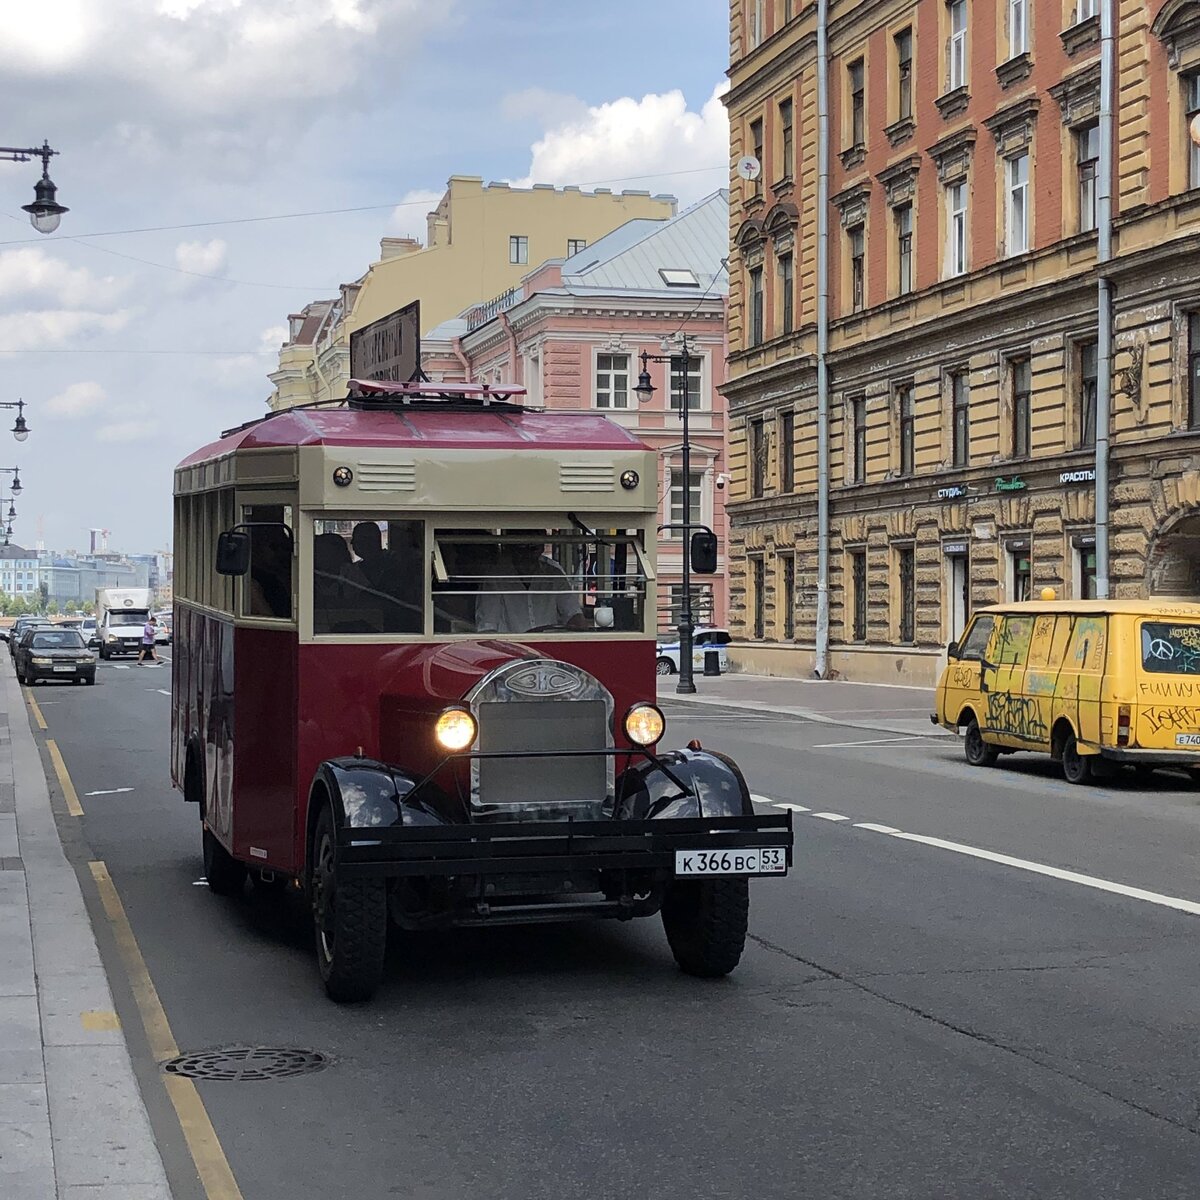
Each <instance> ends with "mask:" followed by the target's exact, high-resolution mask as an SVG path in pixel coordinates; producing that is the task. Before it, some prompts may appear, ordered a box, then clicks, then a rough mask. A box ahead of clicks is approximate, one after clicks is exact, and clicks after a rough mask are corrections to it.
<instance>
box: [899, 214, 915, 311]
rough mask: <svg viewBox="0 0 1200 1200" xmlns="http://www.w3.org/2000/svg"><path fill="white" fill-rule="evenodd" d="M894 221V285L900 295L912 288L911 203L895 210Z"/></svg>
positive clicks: (906, 293)
mask: <svg viewBox="0 0 1200 1200" xmlns="http://www.w3.org/2000/svg"><path fill="white" fill-rule="evenodd" d="M895 221H896V285H897V290H898V292H899V294H900V295H901V296H907V295H908V293H909V292H911V291H912V290H913V257H912V223H913V214H912V205H911V204H901V205H900V206H899V207H898V208H897V209H896V212H895Z"/></svg>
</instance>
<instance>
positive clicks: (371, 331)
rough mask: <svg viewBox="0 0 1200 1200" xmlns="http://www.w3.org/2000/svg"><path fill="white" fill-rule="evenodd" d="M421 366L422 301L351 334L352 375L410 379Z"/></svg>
mask: <svg viewBox="0 0 1200 1200" xmlns="http://www.w3.org/2000/svg"><path fill="white" fill-rule="evenodd" d="M420 366H421V302H420V301H419V300H414V301H413V302H412V303H411V304H406V305H405V306H404V307H403V308H398V309H397V310H396V311H395V312H394V313H388V315H387V316H386V317H380V318H379V320H378V321H372V322H371V323H370V324H369V325H364V326H363V327H362V328H361V329H355V330H353V331H352V332H351V334H350V378H351V379H386V380H391V381H392V382H395V383H407V382H408V381H409V380H410V379H414V378H415V377H416V374H417V371H418V369H419V368H420Z"/></svg>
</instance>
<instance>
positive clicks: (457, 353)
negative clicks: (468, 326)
mask: <svg viewBox="0 0 1200 1200" xmlns="http://www.w3.org/2000/svg"><path fill="white" fill-rule="evenodd" d="M450 349H451V350H453V351H454V357H455V358H457V359H458V361H459V362H460V363H462V369H463V376H464V382H466V383H474V382H475V379H474V377H473V375H472V373H471V360H470V359H469V358H467V356H466V355H465V354H464V353H463V344H462V338H460V337H456V338H454V339H453V340H452V341H451V343H450Z"/></svg>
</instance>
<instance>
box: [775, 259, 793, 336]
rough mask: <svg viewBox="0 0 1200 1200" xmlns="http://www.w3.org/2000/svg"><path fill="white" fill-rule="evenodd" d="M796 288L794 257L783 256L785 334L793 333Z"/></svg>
mask: <svg viewBox="0 0 1200 1200" xmlns="http://www.w3.org/2000/svg"><path fill="white" fill-rule="evenodd" d="M794 287H795V278H794V274H793V267H792V256H791V255H790V254H781V255H780V256H779V290H780V292H781V293H782V294H783V332H784V333H791V332H792V321H793V319H794V316H795V312H794V310H793V307H792V305H793V303H794V301H793V295H792V293H793V291H794Z"/></svg>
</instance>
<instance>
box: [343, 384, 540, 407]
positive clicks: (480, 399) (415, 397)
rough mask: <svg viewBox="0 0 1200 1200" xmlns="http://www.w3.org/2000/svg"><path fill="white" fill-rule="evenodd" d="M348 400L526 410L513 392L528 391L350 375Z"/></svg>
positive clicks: (360, 403)
mask: <svg viewBox="0 0 1200 1200" xmlns="http://www.w3.org/2000/svg"><path fill="white" fill-rule="evenodd" d="M349 387H350V390H349V392H348V393H347V395H346V403H347V404H348V405H349V406H350V407H351V408H369V409H388V408H395V407H406V408H408V407H422V408H424V407H430V408H432V407H438V408H442V407H453V408H456V409H463V408H468V409H474V408H503V409H506V410H508V411H514V412H524V411H525V409H524V405H522V404H521V403H520V402H518V403H515V404H514V403H513V402H512V398H513V397H514V396H517V397H524V396H526V395H527V394H528V393H527V392H526V390H525V389H524V388H523V387H520V386H519V385H517V384H509V383H503V384H497V385H496V386H495V387H492V386H491V385H490V384H486V383H434V382H432V381H431V380H428V379H413V380H410V381H409V382H408V383H399V382H396V381H394V380H390V379H351V380H350V385H349Z"/></svg>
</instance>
